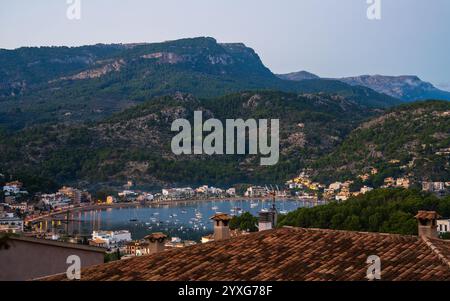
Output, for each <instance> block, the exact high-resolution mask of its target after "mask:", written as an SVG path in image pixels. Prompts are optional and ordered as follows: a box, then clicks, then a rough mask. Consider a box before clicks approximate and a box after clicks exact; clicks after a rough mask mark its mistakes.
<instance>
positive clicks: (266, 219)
mask: <svg viewBox="0 0 450 301" xmlns="http://www.w3.org/2000/svg"><path fill="white" fill-rule="evenodd" d="M271 229H273V214H272V212H268V211H261V212H260V213H259V219H258V230H259V231H266V230H271Z"/></svg>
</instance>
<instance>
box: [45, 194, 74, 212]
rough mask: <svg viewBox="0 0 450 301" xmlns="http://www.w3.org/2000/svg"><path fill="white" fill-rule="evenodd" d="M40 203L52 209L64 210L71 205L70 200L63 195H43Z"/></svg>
mask: <svg viewBox="0 0 450 301" xmlns="http://www.w3.org/2000/svg"><path fill="white" fill-rule="evenodd" d="M41 201H42V202H43V203H44V204H45V205H47V206H50V207H51V208H52V209H65V208H68V207H69V206H70V205H71V204H72V200H71V199H70V198H69V197H67V196H66V195H65V194H63V193H53V194H43V195H41Z"/></svg>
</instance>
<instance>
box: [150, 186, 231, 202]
mask: <svg viewBox="0 0 450 301" xmlns="http://www.w3.org/2000/svg"><path fill="white" fill-rule="evenodd" d="M235 196H236V189H235V188H228V189H221V188H217V187H209V186H208V185H203V186H200V187H198V188H195V189H194V188H191V187H185V188H167V189H162V190H161V194H158V195H157V196H156V197H157V198H158V199H160V200H183V199H194V198H199V199H201V198H211V197H215V198H222V197H224V198H225V197H235Z"/></svg>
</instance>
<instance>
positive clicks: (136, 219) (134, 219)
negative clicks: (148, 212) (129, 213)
mask: <svg viewBox="0 0 450 301" xmlns="http://www.w3.org/2000/svg"><path fill="white" fill-rule="evenodd" d="M133 212H134V217H133V218H131V219H130V222H137V221H139V220H138V218H137V213H136V208H134V210H133Z"/></svg>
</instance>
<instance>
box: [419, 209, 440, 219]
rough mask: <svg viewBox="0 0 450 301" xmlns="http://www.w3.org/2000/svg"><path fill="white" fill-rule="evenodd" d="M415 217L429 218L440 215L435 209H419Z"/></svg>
mask: <svg viewBox="0 0 450 301" xmlns="http://www.w3.org/2000/svg"><path fill="white" fill-rule="evenodd" d="M416 218H417V219H424V220H431V219H438V218H441V216H440V215H439V214H438V213H437V212H436V211H419V212H418V213H417V215H416Z"/></svg>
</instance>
